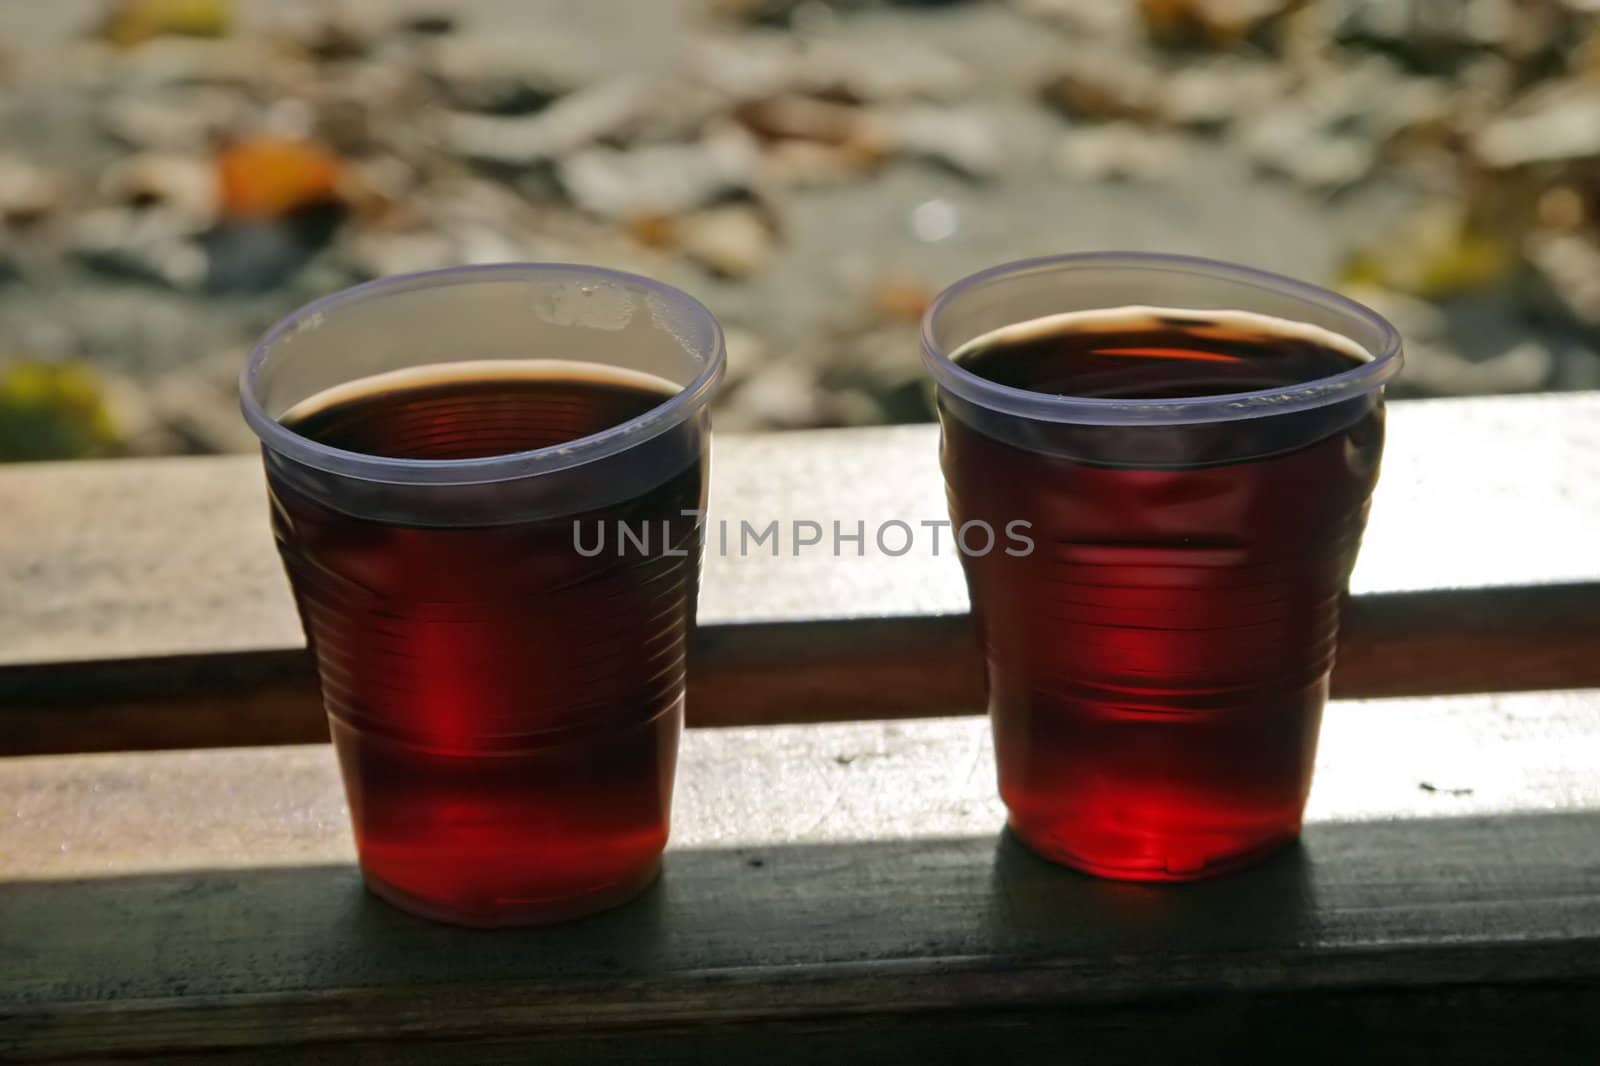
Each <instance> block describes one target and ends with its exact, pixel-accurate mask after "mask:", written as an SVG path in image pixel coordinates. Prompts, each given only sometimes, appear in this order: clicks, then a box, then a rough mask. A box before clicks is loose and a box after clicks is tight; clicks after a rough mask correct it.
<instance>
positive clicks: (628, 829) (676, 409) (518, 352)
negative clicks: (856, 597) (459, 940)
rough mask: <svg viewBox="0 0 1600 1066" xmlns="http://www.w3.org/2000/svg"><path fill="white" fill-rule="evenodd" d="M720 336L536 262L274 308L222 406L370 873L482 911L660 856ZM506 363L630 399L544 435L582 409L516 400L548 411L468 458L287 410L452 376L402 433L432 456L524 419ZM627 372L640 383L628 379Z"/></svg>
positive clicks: (550, 916)
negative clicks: (251, 480) (369, 442)
mask: <svg viewBox="0 0 1600 1066" xmlns="http://www.w3.org/2000/svg"><path fill="white" fill-rule="evenodd" d="M724 361H725V357H724V352H723V342H722V332H721V330H720V328H719V327H718V325H717V322H716V320H715V319H714V318H713V317H712V316H711V314H710V312H708V311H707V310H706V309H705V308H704V307H702V306H701V305H700V304H699V303H697V302H696V301H695V300H693V299H692V298H690V297H689V296H687V295H686V294H684V293H682V292H679V291H677V290H675V289H672V288H670V287H668V286H665V285H661V284H658V283H656V282H654V281H651V280H649V279H646V278H642V277H636V276H634V275H630V274H622V273H618V272H615V271H609V270H600V269H595V268H590V267H582V266H570V265H555V264H504V265H495V266H483V267H466V268H461V269H456V270H445V271H437V272H432V273H425V274H416V275H409V276H401V277H393V278H387V279H384V280H381V281H376V282H372V283H370V284H367V285H362V286H359V287H357V288H353V289H350V290H347V291H345V292H340V293H337V294H335V295H333V296H330V297H328V298H326V299H323V300H320V301H317V302H316V303H313V304H311V305H310V306H308V307H305V308H303V309H301V310H299V311H297V312H295V313H294V314H293V315H291V316H289V318H287V319H286V320H284V321H283V322H282V323H280V324H279V325H278V326H277V327H275V328H274V329H273V330H272V331H271V332H270V333H269V334H268V335H267V336H266V338H265V339H264V340H263V341H262V342H261V343H260V345H259V346H258V347H257V348H256V349H255V351H254V352H253V353H252V354H251V356H250V359H249V363H248V365H247V366H246V368H245V370H244V373H243V376H242V378H241V382H240V388H241V395H242V405H243V409H244V415H245V418H246V420H247V421H248V422H249V424H250V426H251V427H252V428H253V429H254V430H255V432H256V433H257V434H258V435H259V436H260V438H261V441H262V454H263V458H264V460H265V463H266V471H267V482H268V487H269V491H270V496H271V504H272V524H273V530H274V533H275V535H276V538H277V543H278V547H279V550H280V553H281V555H282V557H283V561H284V564H285V568H286V570H287V572H288V575H289V579H290V584H291V586H292V587H293V591H294V595H295V600H296V603H297V605H298V607H299V611H300V617H301V620H302V622H303V624H304V628H305V632H306V640H307V643H308V645H309V647H310V649H311V652H312V653H313V655H314V657H315V660H316V664H317V668H318V674H319V678H320V682H321V688H322V695H323V701H324V704H325V705H326V708H327V711H328V718H329V723H330V728H331V732H332V735H333V742H334V745H335V748H336V749H337V752H338V756H339V762H340V766H341V770H342V772H343V777H344V785H345V792H346V796H347V798H348V800H349V805H350V815H351V821H352V824H353V827H354V831H355V839H356V845H357V851H358V853H359V856H360V861H361V868H362V872H363V875H364V877H365V879H366V882H367V884H368V886H369V887H370V888H371V889H372V890H373V891H374V892H376V893H377V894H378V895H380V896H382V897H383V898H385V899H388V900H389V901H391V902H393V903H395V904H397V905H399V906H401V907H403V908H405V909H407V910H410V911H413V912H416V913H418V914H422V915H425V916H427V917H430V918H435V919H440V920H445V921H452V922H458V923H465V924H472V925H506V924H520V923H529V922H542V921H552V920H558V919H562V918H568V917H573V916H576V915H580V914H585V913H588V912H591V911H595V910H600V909H603V908H605V907H609V906H612V905H615V904H617V903H620V902H622V901H624V900H626V899H628V898H629V897H631V896H632V895H634V894H636V893H637V892H639V891H641V890H642V889H643V888H644V887H646V886H647V885H648V884H649V883H650V882H651V881H652V880H653V879H654V877H655V876H656V873H657V870H658V868H659V862H660V855H661V851H662V849H663V847H664V845H665V843H666V838H667V831H668V820H669V808H670V803H671V795H672V778H673V770H674V766H675V762H676V751H677V742H678V736H679V733H680V731H681V729H682V721H683V692H684V650H685V644H686V639H687V636H688V632H689V630H690V628H691V627H692V625H693V621H694V607H695V596H696V592H697V584H698V571H699V554H700V551H699V549H700V543H701V527H702V521H701V518H700V515H699V514H698V513H696V512H699V511H703V508H704V500H705V490H706V477H707V466H706V457H707V444H708V440H709V432H710V427H709V416H708V412H707V403H708V401H709V400H710V398H711V395H712V392H713V391H714V389H715V387H716V384H717V382H718V381H719V379H720V378H721V376H722V373H723V369H724ZM419 368H427V369H419ZM507 375H510V378H509V379H508V378H507ZM529 379H537V381H538V382H539V387H541V388H543V387H544V386H545V385H547V384H549V383H551V382H555V383H567V382H571V381H577V382H580V383H582V386H583V388H585V389H587V388H589V387H590V386H591V385H593V384H594V383H595V382H599V383H601V384H603V385H605V386H606V388H612V387H613V386H614V387H617V388H619V389H621V390H622V391H621V392H618V393H606V394H605V395H624V396H626V397H628V398H629V402H631V403H634V405H635V407H636V408H637V412H636V413H635V414H634V415H633V416H632V417H629V418H627V419H626V420H624V421H621V422H620V423H619V424H612V425H604V426H592V427H591V430H592V431H590V432H588V433H587V435H583V436H580V437H577V438H576V439H568V438H567V437H566V436H563V435H562V434H561V433H560V430H561V429H562V427H563V426H566V425H569V424H570V425H582V424H585V423H583V422H582V421H581V419H580V420H579V421H570V419H571V418H573V417H576V416H574V415H573V412H577V413H578V414H579V415H584V416H585V417H586V412H587V411H588V409H587V408H585V406H584V403H583V402H582V401H581V399H580V400H574V399H573V398H572V395H574V394H567V393H563V394H562V396H561V397H559V398H558V399H555V400H550V401H549V402H547V403H545V404H544V406H542V407H538V408H536V409H531V410H534V411H535V414H527V413H525V412H524V413H523V414H521V415H519V416H518V417H521V418H524V419H529V418H534V417H535V416H537V417H539V418H544V417H546V416H548V417H550V418H555V417H557V416H559V417H560V418H567V419H569V422H566V423H561V424H560V425H556V426H554V428H552V429H551V433H552V435H553V437H552V440H551V441H550V442H548V443H547V444H546V445H545V446H540V447H537V448H534V449H532V450H526V451H516V452H511V453H508V454H497V453H488V452H484V453H482V454H475V455H473V457H468V458H418V457H416V455H417V454H419V453H417V452H405V453H403V456H402V457H397V456H396V455H395V454H385V455H380V454H366V453H364V452H361V451H356V450H346V449H343V448H341V447H335V446H331V445H330V444H329V443H326V440H327V438H326V437H323V438H322V439H321V440H319V439H313V438H312V437H311V436H308V435H306V434H305V433H302V432H300V431H299V429H300V428H304V426H309V425H311V423H310V422H304V423H301V422H300V421H299V418H300V415H299V412H304V411H306V410H307V409H308V408H311V409H315V408H318V407H319V406H320V407H321V408H323V409H327V408H328V407H329V405H330V404H332V403H333V402H334V400H344V401H348V400H350V399H351V398H363V397H364V398H367V399H370V398H372V397H379V398H380V400H384V401H385V402H387V399H388V398H392V397H393V396H400V395H408V394H405V393H404V392H403V390H402V391H401V392H396V391H395V390H396V388H397V385H396V383H411V384H415V383H416V382H418V381H423V380H427V381H435V380H437V381H447V382H451V383H454V384H453V386H452V387H454V386H460V385H462V384H463V383H465V384H466V386H468V391H467V392H465V393H462V394H461V395H464V396H466V397H467V398H466V399H464V400H460V401H459V402H456V403H455V404H454V405H453V407H451V409H450V411H449V413H448V418H444V419H443V420H442V421H440V422H439V423H438V426H439V428H437V429H436V430H429V431H428V433H430V434H432V435H431V436H429V435H426V434H425V435H424V437H423V438H420V439H422V440H423V442H424V443H425V444H426V445H427V447H428V449H432V450H429V451H424V452H422V453H420V454H426V455H433V454H436V453H437V454H443V453H439V452H438V449H439V448H447V447H448V448H455V447H472V446H474V440H475V438H474V436H473V435H474V434H479V435H481V434H483V433H491V434H492V433H494V432H499V431H502V430H503V431H504V433H506V434H511V433H512V431H513V430H515V431H516V432H517V433H522V432H524V431H526V429H527V426H526V425H525V424H512V423H511V422H508V421H506V416H504V414H503V410H502V408H503V406H504V403H505V402H509V401H505V400H504V397H505V396H506V395H511V394H513V393H515V388H514V387H512V386H506V385H505V384H504V382H505V381H506V380H512V381H513V385H515V383H516V382H523V383H526V382H527V381H528V380H529ZM484 381H488V382H498V383H499V384H496V385H494V387H492V388H484V387H483V383H484ZM641 383H644V384H645V385H648V386H649V388H650V389H653V390H654V391H653V392H647V393H638V392H629V391H627V390H629V389H633V388H634V387H635V386H641ZM641 387H642V386H641ZM474 390H476V391H474ZM517 395H520V393H518V394H517ZM576 395H580V396H589V395H590V393H589V392H583V393H581V394H576ZM595 395H598V393H596V394H595ZM641 395H642V396H644V399H642V400H641V399H640V396H641ZM641 405H642V406H641ZM630 409H634V408H630ZM419 410H420V408H419ZM430 410H431V409H430ZM519 410H521V409H519ZM608 410H609V408H608ZM384 411H385V412H386V413H385V414H384V415H383V417H384V418H388V417H389V415H388V414H387V411H388V408H384ZM551 412H554V414H551ZM429 417H432V415H431V414H430V416H429ZM497 419H498V420H499V421H496V420H497ZM286 422H287V423H288V424H286ZM365 424H367V423H363V425H365ZM431 424H432V423H430V425H431ZM541 425H542V423H541ZM508 426H509V427H510V428H507V427H508ZM496 427H499V429H496ZM413 428H415V427H413ZM307 432H309V430H308V431H307ZM496 439H501V438H496ZM504 439H521V438H519V437H515V436H508V437H506V438H504ZM462 442H465V444H462ZM477 446H478V447H479V448H480V450H481V448H482V446H483V445H482V442H481V440H479V441H478V442H477ZM373 450H374V451H376V450H377V449H373ZM405 456H410V457H405ZM612 523H626V524H628V525H629V526H630V528H634V529H646V530H648V536H647V539H646V541H645V543H644V544H643V545H640V544H638V543H632V544H630V545H629V547H628V550H627V551H626V552H624V551H622V550H621V549H620V548H619V549H618V550H616V551H610V550H608V551H603V552H601V551H593V552H592V553H591V551H580V550H578V549H579V548H580V546H581V542H580V531H581V530H590V531H594V530H598V529H601V528H604V527H606V526H608V525H610V524H612Z"/></svg>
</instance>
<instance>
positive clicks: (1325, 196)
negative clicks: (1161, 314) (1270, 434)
mask: <svg viewBox="0 0 1600 1066" xmlns="http://www.w3.org/2000/svg"><path fill="white" fill-rule="evenodd" d="M1105 248H1118V249H1137V250H1147V251H1173V252H1186V253H1191V254H1198V255H1207V256H1213V257H1219V258H1225V259H1232V260H1237V261H1240V262H1243V263H1247V264H1251V265H1254V266H1258V267H1263V268H1267V269H1271V270H1277V271H1283V272H1286V273H1290V274H1294V275H1297V276H1299V277H1303V278H1306V279H1309V280H1313V281H1318V282H1322V283H1325V284H1331V285H1334V286H1336V287H1338V288H1340V289H1342V290H1343V291H1346V292H1348V293H1350V294H1352V295H1354V296H1356V297H1358V298H1359V299H1362V300H1365V301H1367V302H1369V303H1371V304H1372V305H1373V306H1375V307H1377V308H1379V309H1380V310H1382V311H1383V312H1385V313H1386V314H1388V315H1389V316H1390V317H1391V318H1392V319H1393V320H1394V321H1395V322H1396V324H1397V325H1398V326H1399V327H1400V328H1401V330H1402V332H1403V333H1404V334H1405V335H1406V338H1407V342H1408V364H1407V369H1406V373H1405V375H1404V377H1403V380H1402V383H1401V384H1400V385H1399V386H1398V387H1397V388H1396V390H1395V391H1396V392H1397V394H1400V395H1424V396H1426V395H1463V394H1478V393H1501V392H1515V391H1526V390H1535V389H1580V388H1596V387H1600V0H1010V2H1003V0H942V2H932V0H923V2H913V0H899V2H888V0H876V2H874V0H831V2H830V0H632V2H629V0H457V2H447V0H433V2H420V0H347V2H337V0H325V2H319V3H299V4H296V3H286V2H269V0H254V2H250V0H232V2H229V0H121V2H109V3H108V2H103V0H102V2H95V0H49V2H34V0H0V460H23V459H44V458H71V457H79V456H115V455H151V454H182V453H207V452H222V451H238V450H248V449H251V448H253V447H254V441H253V438H251V437H250V436H249V434H248V432H247V431H246V430H245V428H244V425H243V423H242V422H241V421H240V420H239V417H238V415H237V408H236V401H235V391H234V379H235V377H236V375H237V373H238V369H239V367H240V365H241V363H242V361H243V359H244V354H245V352H246V351H247V349H248V347H249V345H250V344H251V343H252V342H253V341H254V340H255V338H256V337H257V336H259V334H260V333H261V332H262V331H263V330H264V329H266V328H267V327H268V326H269V325H270V324H271V323H272V322H273V321H274V320H275V319H277V318H279V317H280V316H282V315H283V314H284V313H286V312H287V311H289V310H291V309H292V308H293V307H295V306H297V305H299V304H301V303H304V302H305V301H307V300H309V299H312V298H314V297H316V296H319V295H322V294H325V293H327V292H331V291H333V290H335V289H338V288H341V287H344V286H347V285H350V284H353V283H356V282H359V281H362V280H365V279H368V278H373V277H377V276H381V275H385V274H390V273H398V272H403V271H411V270H422V269H428V268H433V267H442V266H447V265H451V264H457V263H475V262H493V261H498V260H509V259H535V260H539V259H543V260H569V261H581V262H587V263H596V264H601V265H607V266H613V267H619V268H622V269H627V270H633V271H638V272H641V273H645V274H649V275H652V276H655V277H658V278H661V279H663V280H665V281H669V282H671V283H673V284H675V285H679V286H681V287H683V288H685V289H687V290H688V291H690V292H692V293H694V294H695V295H697V296H699V297H700V298H701V299H702V300H704V301H705V302H706V303H707V304H709V305H710V306H711V308H712V310H713V311H715V312H716V313H717V314H718V316H719V317H721V319H722V320H723V322H724V323H725V325H726V326H727V327H728V332H729V343H730V358H731V367H730V377H729V385H728V387H727V388H726V390H725V391H724V393H723V395H722V397H721V399H720V400H719V408H718V414H717V425H718V427H719V428H723V429H774V428H802V427H810V426H832V425H864V424H876V423H891V422H907V421H922V420H925V419H927V418H929V417H930V413H931V412H930V408H929V405H928V394H927V391H926V388H925V386H924V384H923V380H922V374H921V371H920V368H919V364H918V349H917V341H916V322H917V319H918V317H919V316H920V315H921V313H922V311H923V309H924V308H925V307H926V305H927V303H928V301H929V300H930V299H931V298H932V296H933V294H934V293H935V292H937V291H938V289H939V288H941V287H942V286H944V285H945V284H947V283H949V282H951V281H953V280H955V279H956V278H958V277H960V276H961V275H963V274H966V273H969V272H971V271H973V270H976V269H978V268H981V267H983V266H987V265H990V264H993V263H996V262H999V261H1002V260H1006V259H1014V258H1018V257H1023V256H1032V255H1042V254H1048V253H1053V252H1063V251H1074V250H1088V249H1105ZM530 354H533V353H530Z"/></svg>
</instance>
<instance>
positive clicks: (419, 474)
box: [239, 262, 727, 485]
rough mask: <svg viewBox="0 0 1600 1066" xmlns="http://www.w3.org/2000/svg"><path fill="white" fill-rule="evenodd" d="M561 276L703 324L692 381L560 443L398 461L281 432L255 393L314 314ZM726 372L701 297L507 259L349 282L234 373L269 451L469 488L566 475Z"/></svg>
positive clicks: (352, 473) (687, 403) (705, 398)
mask: <svg viewBox="0 0 1600 1066" xmlns="http://www.w3.org/2000/svg"><path fill="white" fill-rule="evenodd" d="M540 276H547V277H548V276H556V277H559V276H566V277H571V278H576V279H586V280H590V281H609V282H613V283H616V284H619V285H623V286H626V287H629V288H633V289H636V290H638V289H642V290H644V291H645V292H647V293H653V294H655V295H656V296H659V297H661V298H662V299H664V300H667V301H670V302H671V303H673V304H675V305H678V306H679V307H682V308H684V309H686V310H687V311H688V313H689V314H690V315H691V316H692V317H694V318H697V319H699V320H701V323H702V325H704V326H705V327H706V336H707V337H708V338H709V343H708V344H707V345H706V347H707V348H708V349H709V350H708V351H707V352H706V359H705V365H704V366H703V367H702V368H701V370H700V372H699V373H698V374H696V375H695V377H694V379H693V380H691V381H690V382H689V383H688V384H686V385H684V386H683V388H682V389H680V390H679V391H678V392H677V393H675V394H673V395H672V396H671V397H670V398H668V399H666V400H663V401H662V402H661V403H659V404H657V405H656V406H654V407H652V408H651V409H650V410H648V411H646V412H644V413H643V414H640V415H637V416H635V417H633V418H630V419H629V420H627V421H626V422H621V423H619V424H617V425H615V426H609V427H607V428H606V429H603V430H600V431H599V432H597V433H591V434H589V435H587V436H584V437H579V438H577V439H575V440H572V441H567V442H565V443H562V444H554V445H548V446H546V447H543V448H533V449H529V450H527V451H520V452H507V453H505V454H503V455H487V456H480V457H477V458H473V459H399V458H395V457H392V456H382V455H369V454H367V453H365V452H355V451H350V450H348V449H344V448H335V447H331V446H329V445H326V444H320V443H318V442H317V441H314V440H312V439H311V438H309V437H304V436H302V435H300V434H299V433H296V432H295V431H294V430H292V429H289V428H288V427H286V426H284V425H283V423H281V422H279V421H278V420H277V419H275V418H273V417H272V416H271V415H269V414H268V413H267V412H266V409H265V408H264V407H262V405H261V401H260V399H259V397H258V396H257V395H256V379H257V377H258V376H259V374H260V372H261V369H262V367H263V365H264V363H265V361H266V359H267V356H268V354H269V353H270V352H271V351H272V350H273V348H274V347H275V346H276V345H277V344H278V342H280V341H282V340H283V339H284V338H285V337H288V336H291V335H293V333H294V332H295V331H296V330H297V329H300V328H302V327H303V326H304V325H305V324H306V323H307V322H309V321H311V320H313V319H315V318H316V317H317V316H319V315H326V314H331V313H333V312H335V311H338V310H339V309H340V308H343V307H346V306H348V305H351V304H355V303H360V302H363V301H365V300H368V299H371V298H373V297H376V296H383V295H388V294H393V293H399V292H408V291H413V290H417V289H429V288H438V287H441V286H447V285H466V284H474V283H479V282H484V281H493V280H499V279H510V278H536V277H540ZM726 369H727V347H726V343H725V341H724V337H723V332H722V324H721V323H720V322H718V321H717V318H716V316H715V315H713V314H712V313H711V311H710V310H709V309H708V308H707V307H706V306H705V305H704V304H703V303H701V302H700V301H699V300H697V299H695V298H694V297H693V296H690V295H689V294H688V293H686V292H684V291H683V290H682V289H679V288H676V287H674V286H671V285H668V284H666V283H664V282H660V281H656V280H655V279H653V278H647V277H645V276H644V275H642V274H633V273H629V272H627V271H623V270H611V269H609V268H606V267H596V266H586V265H583V264H580V263H553V262H511V263H488V264H479V265H471V266H456V267H445V268H442V269H438V270H424V271H417V272H414V273H408V274H393V275H390V276H388V277H383V278H378V279H376V280H373V281H368V282H363V283H362V284H359V285H353V286H351V287H349V288H346V289H341V290H339V291H338V292H335V293H331V294H329V295H327V296H324V297H322V298H320V299H317V300H313V301H312V302H311V303H308V304H306V305H304V306H302V307H300V308H297V309H296V310H294V311H292V312H290V313H289V314H288V315H287V316H286V317H284V318H283V319H282V320H280V321H279V322H278V323H277V324H276V325H274V326H273V327H272V328H271V329H270V330H268V331H267V333H266V335H265V336H263V337H262V338H261V340H260V341H259V342H257V343H256V345H255V347H254V348H253V349H251V351H250V356H249V358H248V359H247V360H246V361H245V365H244V369H242V370H241V371H240V372H239V406H240V409H241V411H242V412H243V414H244V420H245V422H247V423H248V424H249V426H250V428H251V429H252V430H253V431H254V432H255V434H256V436H257V437H259V438H260V439H261V443H262V444H263V445H264V446H265V447H266V448H268V449H269V450H270V451H272V452H274V453H276V454H278V455H281V456H283V457H284V458H287V459H291V460H293V461H295V462H298V463H302V464H304V465H306V466H309V467H313V468H315V469H318V470H322V471H325V472H327V473H332V474H338V475H341V476H343V477H352V478H357V479H360V480H365V481H379V482H387V483H392V484H408V485H467V484H481V483H485V482H494V481H508V480H512V479H515V478H523V477H530V476H532V475H535V474H544V473H552V472H555V471H558V470H566V469H570V468H572V467H575V466H581V465H583V464H584V463H590V462H594V461H595V460H597V459H603V458H606V457H607V456H610V455H615V454H616V453H618V452H620V451H623V450H625V449H627V448H630V447H633V446H634V445H636V444H641V443H643V442H645V441H647V440H650V439H652V438H654V437H656V436H659V435H660V434H662V433H665V432H667V431H668V430H670V429H673V428H675V427H676V426H679V425H681V424H683V423H684V422H685V421H687V420H688V419H689V418H691V417H692V416H694V415H695V414H696V413H698V412H699V411H700V409H701V408H703V407H705V405H706V404H707V403H708V402H710V399H711V396H712V393H713V392H714V391H715V389H716V386H717V383H718V382H719V381H721V380H722V376H723V374H724V373H725V371H726Z"/></svg>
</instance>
